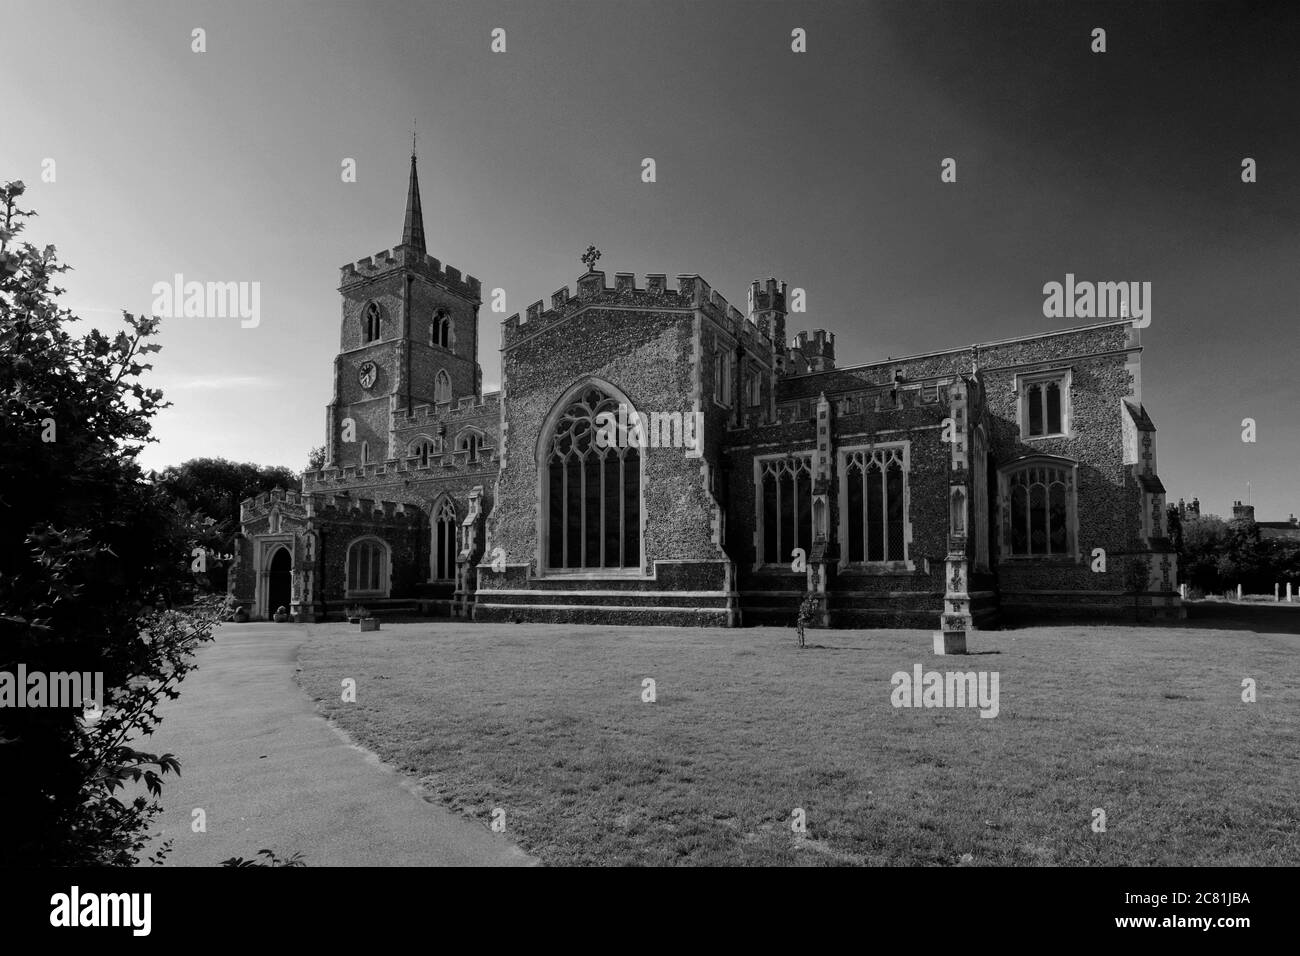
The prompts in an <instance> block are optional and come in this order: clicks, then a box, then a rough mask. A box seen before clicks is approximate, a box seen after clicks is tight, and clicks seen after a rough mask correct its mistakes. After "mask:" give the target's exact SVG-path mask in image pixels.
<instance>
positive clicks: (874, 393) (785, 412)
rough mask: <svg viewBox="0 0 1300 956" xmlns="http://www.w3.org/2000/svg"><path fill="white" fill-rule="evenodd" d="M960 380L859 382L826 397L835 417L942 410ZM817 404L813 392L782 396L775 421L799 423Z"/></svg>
mask: <svg viewBox="0 0 1300 956" xmlns="http://www.w3.org/2000/svg"><path fill="white" fill-rule="evenodd" d="M961 381H962V377H961V376H959V375H951V374H943V375H927V376H925V377H924V378H917V379H909V380H908V381H907V382H905V383H893V382H886V383H883V384H868V383H861V384H859V385H857V386H855V387H853V388H848V389H843V390H836V391H835V392H833V393H830V394H827V398H828V399H829V400H830V403H831V407H832V408H833V409H834V410H835V414H836V416H840V415H858V414H862V413H865V412H895V411H899V410H902V409H906V408H919V407H924V406H932V407H934V408H935V409H937V410H943V409H947V408H948V406H949V404H950V401H951V395H952V390H953V388H954V387H955V386H957V385H958V384H959V383H960V382H961ZM816 405H817V398H816V396H815V395H814V394H812V393H809V394H807V395H800V396H798V397H792V398H786V397H782V398H780V399H778V402H777V409H776V417H777V421H779V422H795V421H802V420H804V419H806V418H809V417H810V416H811V415H812V414H815V411H814V409H815V408H816ZM943 414H946V413H943Z"/></svg>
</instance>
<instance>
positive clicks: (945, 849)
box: [299, 622, 1300, 865]
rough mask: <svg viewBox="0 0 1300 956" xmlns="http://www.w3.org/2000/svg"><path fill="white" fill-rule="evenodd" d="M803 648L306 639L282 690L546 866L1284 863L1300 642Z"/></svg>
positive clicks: (978, 640) (1299, 844)
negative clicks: (796, 815) (951, 691)
mask: <svg viewBox="0 0 1300 956" xmlns="http://www.w3.org/2000/svg"><path fill="white" fill-rule="evenodd" d="M809 643H810V645H811V646H810V647H809V648H808V649H805V650H799V649H798V648H797V647H796V646H795V638H794V632H793V630H792V629H779V628H754V629H741V630H723V629H694V628H692V629H685V628H680V629H679V628H626V627H624V628H598V627H586V626H569V625H510V624H502V625H484V624H470V623H461V622H455V623H453V622H440V623H422V624H385V625H384V630H382V631H380V632H378V633H375V634H360V633H357V632H356V630H355V628H354V627H351V626H348V625H342V624H338V625H334V624H329V625H313V626H312V627H311V628H310V631H309V637H308V640H307V641H306V642H305V643H304V645H303V647H302V650H301V656H300V672H299V681H300V683H301V684H302V686H303V687H304V689H305V690H306V691H307V692H308V693H309V694H311V695H312V696H313V697H314V698H316V699H317V700H318V701H319V704H318V706H319V707H320V708H321V709H322V712H323V713H324V714H326V715H327V716H328V717H329V718H330V719H332V720H335V721H337V722H338V723H339V724H340V726H342V727H343V728H344V729H346V730H347V731H348V732H349V733H350V734H351V735H352V736H353V737H354V739H356V740H357V741H358V742H359V743H361V744H363V745H364V746H366V747H369V748H370V749H372V750H374V751H376V752H377V753H378V754H379V755H380V756H381V757H383V758H384V759H385V760H386V761H388V762H390V763H392V764H394V765H395V766H397V767H398V768H400V769H401V770H402V771H404V772H405V773H408V774H410V775H412V776H414V777H417V778H419V779H420V781H421V783H422V784H423V786H424V787H425V789H426V790H427V791H428V792H429V793H430V794H431V795H435V796H434V797H433V798H435V799H439V800H441V801H443V802H444V803H446V804H448V805H450V806H452V807H455V808H458V809H460V810H462V811H463V812H465V813H469V814H472V815H473V816H474V817H476V818H477V819H479V820H481V821H482V822H483V823H484V824H486V823H488V821H489V820H490V818H491V814H492V810H493V808H495V807H500V808H503V809H504V810H505V811H506V820H505V822H506V827H507V833H508V835H509V836H510V837H511V838H512V839H514V840H515V841H516V842H517V843H519V845H521V846H522V847H523V848H524V849H526V850H527V851H529V852H530V853H534V854H536V855H537V856H539V857H540V858H541V859H542V860H543V861H544V862H546V863H549V864H650V865H661V864H813V865H818V864H837V863H840V864H842V863H848V864H873V865H878V864H906V865H930V864H937V865H953V864H958V863H961V862H966V863H971V864H976V865H978V864H1003V865H1035V864H1044V865H1056V864H1067V865H1169V864H1181V865H1204V864H1225V865H1246V864H1251V865H1279V864H1289V865H1295V864H1297V863H1300V788H1298V786H1297V784H1298V783H1300V688H1298V687H1297V675H1298V674H1300V664H1298V658H1297V654H1298V652H1300V636H1297V635H1294V634H1267V633H1264V634H1261V633H1254V632H1252V631H1249V630H1215V629H1209V628H1137V627H1059V628H1035V629H1025V630H1014V631H1002V632H987V633H981V634H977V635H973V643H974V648H973V649H974V650H976V651H980V652H982V653H977V654H974V655H971V656H968V657H934V656H933V655H932V654H931V653H930V633H929V632H922V631H893V630H881V631H824V630H818V631H810V632H809ZM917 663H920V664H922V665H923V667H924V668H925V669H927V670H938V671H941V672H942V671H950V670H951V671H966V670H975V671H981V670H984V671H997V672H998V674H999V676H1000V682H999V686H1000V700H999V708H1000V709H999V713H998V715H997V716H996V717H995V718H992V719H988V718H981V717H980V716H979V712H978V711H977V710H975V709H964V710H959V709H924V708H919V709H901V708H900V709H896V708H894V707H893V706H891V703H890V693H891V690H892V686H891V682H890V678H891V675H892V674H894V673H895V672H896V671H905V672H908V673H909V674H910V673H911V671H912V668H913V665H914V664H917ZM348 677H351V678H354V679H355V680H356V681H357V700H356V702H355V703H343V702H342V701H341V699H340V681H341V680H343V679H344V678H348ZM646 677H650V678H653V679H654V680H655V682H656V693H657V700H656V701H655V702H654V703H643V702H642V699H641V695H642V680H643V678H646ZM1245 677H1250V678H1253V679H1254V680H1255V681H1256V684H1257V687H1258V691H1257V693H1258V701H1257V702H1256V703H1253V704H1247V703H1243V702H1242V699H1241V696H1242V686H1241V684H1242V679H1243V678H1245ZM795 808H802V809H803V810H804V811H805V812H806V819H807V834H806V836H803V837H799V836H796V834H795V833H794V832H793V831H792V828H791V825H790V824H791V820H792V811H793V810H794V809H795ZM1094 808H1101V809H1103V810H1104V811H1105V813H1106V830H1105V832H1104V833H1098V832H1094V831H1093V829H1092V823H1093V820H1094V816H1093V810H1094ZM967 855H969V857H968V858H967Z"/></svg>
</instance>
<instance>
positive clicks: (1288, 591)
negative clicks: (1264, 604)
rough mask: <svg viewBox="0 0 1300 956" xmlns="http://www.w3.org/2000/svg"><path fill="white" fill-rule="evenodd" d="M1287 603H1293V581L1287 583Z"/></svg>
mask: <svg viewBox="0 0 1300 956" xmlns="http://www.w3.org/2000/svg"><path fill="white" fill-rule="evenodd" d="M1286 603H1287V604H1290V603H1291V582H1290V581H1288V582H1287V583H1286Z"/></svg>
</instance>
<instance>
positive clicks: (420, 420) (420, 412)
mask: <svg viewBox="0 0 1300 956" xmlns="http://www.w3.org/2000/svg"><path fill="white" fill-rule="evenodd" d="M500 409H501V393H500V392H487V393H486V394H484V396H483V401H481V402H475V401H474V397H473V396H472V395H467V396H464V397H463V398H461V399H460V400H459V401H458V402H443V403H442V404H439V405H416V406H415V408H413V409H411V411H410V412H407V411H405V410H399V411H397V412H395V413H394V414H393V427H394V428H412V427H417V426H429V425H439V424H443V423H446V424H452V423H455V422H462V421H469V420H471V419H475V418H482V417H483V416H484V415H496V414H499V412H500Z"/></svg>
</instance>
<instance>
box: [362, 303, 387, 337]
mask: <svg viewBox="0 0 1300 956" xmlns="http://www.w3.org/2000/svg"><path fill="white" fill-rule="evenodd" d="M382 319H383V313H382V312H381V311H380V309H379V303H378V302H367V303H366V308H365V311H364V312H363V313H362V316H361V326H362V328H361V333H362V341H363V342H375V341H378V339H379V332H380V329H381V327H382Z"/></svg>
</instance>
